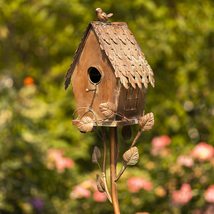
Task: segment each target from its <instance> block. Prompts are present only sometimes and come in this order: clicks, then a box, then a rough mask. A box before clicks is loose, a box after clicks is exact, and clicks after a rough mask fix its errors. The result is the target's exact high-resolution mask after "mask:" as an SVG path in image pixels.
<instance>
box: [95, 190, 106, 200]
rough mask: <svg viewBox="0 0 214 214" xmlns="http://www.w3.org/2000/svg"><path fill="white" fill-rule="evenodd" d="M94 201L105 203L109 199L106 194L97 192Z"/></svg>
mask: <svg viewBox="0 0 214 214" xmlns="http://www.w3.org/2000/svg"><path fill="white" fill-rule="evenodd" d="M93 199H94V201H96V202H105V201H106V200H107V197H106V195H105V194H104V193H102V192H99V191H95V192H94V194H93Z"/></svg>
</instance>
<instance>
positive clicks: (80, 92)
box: [71, 30, 119, 120]
mask: <svg viewBox="0 0 214 214" xmlns="http://www.w3.org/2000/svg"><path fill="white" fill-rule="evenodd" d="M99 73H100V76H99ZM90 75H91V76H90ZM71 82H72V87H73V93H74V97H75V100H76V105H77V106H76V108H77V114H78V117H79V118H81V117H82V116H83V115H84V113H85V112H87V111H88V110H89V109H92V111H93V112H94V113H95V115H93V113H91V112H89V113H87V114H90V115H88V116H90V117H92V118H93V117H95V116H96V120H103V119H105V118H104V115H103V114H102V113H101V112H100V109H99V105H100V104H101V103H105V102H111V103H113V104H115V106H117V102H118V99H117V97H118V96H119V90H118V88H119V87H118V85H119V82H118V80H117V79H116V78H115V75H114V72H113V70H112V66H111V64H110V63H109V60H108V58H107V57H106V55H105V53H104V52H103V51H102V50H101V49H100V46H99V43H98V40H97V38H96V35H95V33H94V32H93V30H90V31H89V33H88V35H87V38H86V39H85V43H84V44H83V47H82V52H81V54H80V56H79V58H78V60H77V61H76V65H75V69H74V72H73V74H72V78H71ZM84 116H85V115H84Z"/></svg>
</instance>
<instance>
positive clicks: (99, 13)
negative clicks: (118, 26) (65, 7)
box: [96, 8, 113, 22]
mask: <svg viewBox="0 0 214 214" xmlns="http://www.w3.org/2000/svg"><path fill="white" fill-rule="evenodd" d="M96 14H97V19H98V20H99V21H101V22H107V21H108V18H110V17H112V16H113V13H109V14H106V13H105V12H104V11H103V10H102V9H101V8H97V9H96Z"/></svg>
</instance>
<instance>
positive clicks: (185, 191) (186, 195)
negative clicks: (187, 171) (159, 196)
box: [172, 183, 192, 205]
mask: <svg viewBox="0 0 214 214" xmlns="http://www.w3.org/2000/svg"><path fill="white" fill-rule="evenodd" d="M191 199H192V189H191V186H190V185H189V184H186V183H185V184H182V186H181V189H180V190H176V191H174V192H173V193H172V202H173V204H175V205H185V204H187V203H188V202H189V201H190V200H191Z"/></svg>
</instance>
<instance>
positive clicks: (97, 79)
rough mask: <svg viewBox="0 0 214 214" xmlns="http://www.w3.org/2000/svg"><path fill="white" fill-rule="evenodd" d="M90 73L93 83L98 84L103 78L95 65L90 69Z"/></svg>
mask: <svg viewBox="0 0 214 214" xmlns="http://www.w3.org/2000/svg"><path fill="white" fill-rule="evenodd" d="M88 75H89V79H90V81H91V82H92V83H93V84H98V83H99V82H100V80H101V76H102V75H101V73H100V72H99V71H98V70H97V69H96V68H95V67H90V68H89V69H88Z"/></svg>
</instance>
